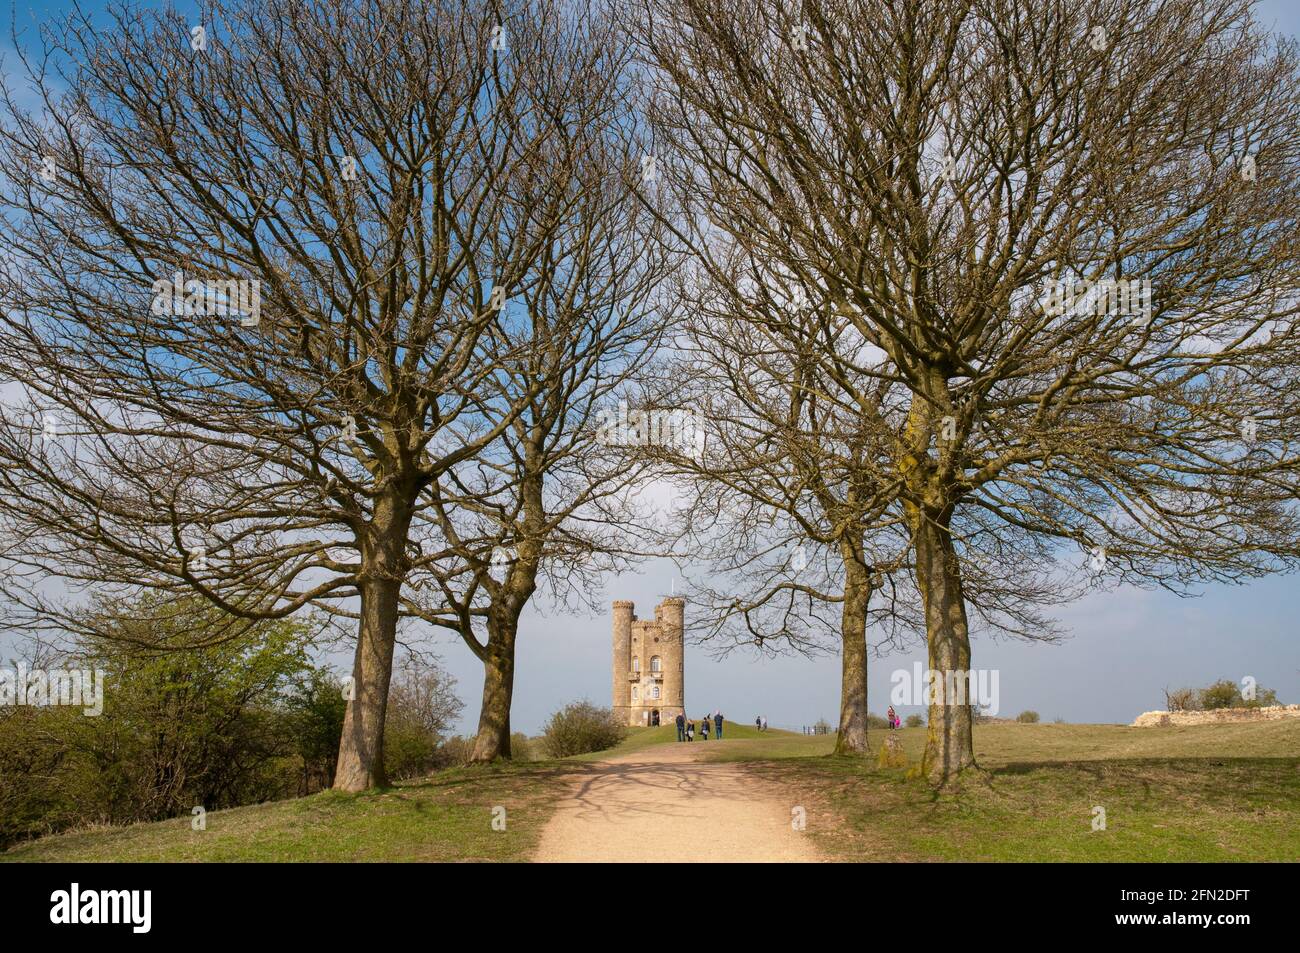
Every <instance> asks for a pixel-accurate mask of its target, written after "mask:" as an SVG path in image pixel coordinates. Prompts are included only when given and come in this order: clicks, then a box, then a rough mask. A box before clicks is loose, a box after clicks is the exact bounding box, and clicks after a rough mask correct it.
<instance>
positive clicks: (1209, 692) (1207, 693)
mask: <svg viewBox="0 0 1300 953" xmlns="http://www.w3.org/2000/svg"><path fill="white" fill-rule="evenodd" d="M1276 704H1278V699H1277V692H1276V691H1274V690H1273V689H1271V688H1262V687H1259V686H1256V688H1255V697H1254V698H1251V699H1249V700H1248V699H1246V698H1244V697H1242V694H1241V686H1239V685H1238V684H1237V683H1236V682H1234V681H1232V680H1231V679H1226V678H1223V679H1220V680H1219V681H1217V682H1215V683H1214V684H1212V685H1209V686H1208V687H1206V688H1179V689H1176V690H1174V691H1172V692H1171V691H1168V690H1166V691H1165V707H1166V708H1167V709H1168V710H1169V711H1214V710H1216V709H1223V708H1262V707H1267V706H1270V705H1276Z"/></svg>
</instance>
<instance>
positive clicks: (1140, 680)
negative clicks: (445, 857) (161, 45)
mask: <svg viewBox="0 0 1300 953" xmlns="http://www.w3.org/2000/svg"><path fill="white" fill-rule="evenodd" d="M142 5H143V6H152V4H142ZM87 6H91V4H90V3H87ZM180 6H182V7H183V6H185V5H184V4H181V5H180ZM67 7H68V5H67V4H62V3H51V4H39V5H29V4H23V3H18V4H15V5H14V8H15V11H16V13H17V15H18V16H17V20H18V22H19V23H22V22H24V20H26V19H27V17H28V15H30V16H31V17H32V18H33V19H36V20H38V21H39V20H41V19H44V18H47V17H53V16H58V15H59V13H60V12H61V11H62V10H65V9H67ZM1256 9H1257V13H1258V16H1259V18H1260V20H1261V21H1262V22H1263V23H1265V24H1266V25H1271V26H1272V27H1273V28H1274V29H1276V30H1278V31H1279V32H1282V33H1285V34H1288V35H1290V36H1298V35H1300V0H1263V2H1260V3H1259V4H1257V7H1256ZM29 22H30V21H29ZM6 59H8V58H7V57H6ZM10 69H12V66H11V65H10V64H9V63H6V65H5V71H6V73H8V72H9V70H10ZM699 568H702V567H697V569H699ZM682 586H683V583H682V581H681V579H680V577H678V576H677V575H676V568H675V567H674V566H673V565H672V564H671V563H669V562H667V561H664V560H656V561H651V562H648V563H645V564H643V565H642V566H641V567H640V568H639V570H638V571H636V572H632V573H626V574H623V575H621V576H617V577H614V576H611V577H609V578H607V579H606V580H605V584H604V588H603V594H604V601H603V605H604V608H603V610H602V611H601V612H599V613H596V614H592V615H571V614H547V613H546V612H545V606H544V605H543V604H534V605H533V606H530V608H529V609H528V610H527V611H526V613H525V616H524V618H523V620H522V624H521V628H520V637H519V646H518V661H517V666H516V691H515V704H514V709H513V714H512V723H513V727H514V728H515V729H516V730H520V731H524V732H527V733H529V734H535V733H537V732H538V731H539V730H540V729H541V727H542V725H543V724H544V723H545V721H546V719H547V717H548V716H549V715H550V714H551V712H553V711H555V710H556V709H558V708H560V707H562V706H563V705H565V704H566V703H568V702H570V701H574V700H578V699H584V698H585V699H588V700H590V701H592V702H596V703H598V704H602V705H607V704H609V701H610V698H609V694H610V655H611V633H610V627H611V614H610V609H609V603H610V602H611V601H612V600H615V599H631V600H633V601H634V602H635V603H636V611H637V614H638V616H639V617H641V618H652V617H653V611H654V606H655V604H656V603H657V602H658V601H659V600H660V599H661V598H663V597H664V596H667V595H669V594H670V593H672V592H674V591H676V592H678V593H681V591H682ZM1298 587H1300V579H1298V578H1297V577H1296V576H1275V577H1270V578H1267V579H1264V580H1261V581H1257V582H1253V583H1251V584H1249V585H1244V586H1239V587H1228V586H1211V587H1207V588H1204V589H1203V590H1201V591H1200V592H1199V594H1198V595H1197V596H1196V597H1195V598H1185V599H1180V598H1178V597H1176V596H1173V595H1171V594H1168V593H1163V592H1150V591H1144V590H1138V589H1133V588H1124V589H1119V590H1116V591H1110V592H1104V593H1096V594H1093V595H1090V596H1088V597H1086V598H1084V599H1081V600H1080V601H1078V602H1076V603H1074V604H1071V605H1069V606H1066V607H1064V608H1063V609H1061V610H1059V611H1058V612H1057V618H1058V619H1059V620H1060V622H1061V623H1062V627H1063V628H1064V629H1065V631H1066V632H1067V633H1068V636H1067V638H1066V639H1065V640H1064V641H1063V642H1062V643H1061V644H1058V645H1046V644H1040V643H1022V642H1018V641H1014V640H1007V639H1001V640H999V639H995V638H991V637H988V636H982V637H977V638H976V639H975V640H974V643H973V646H972V666H973V667H974V668H976V669H989V670H996V671H997V672H998V674H999V679H998V688H999V692H998V695H999V698H998V702H999V705H998V707H999V711H998V714H999V715H1000V716H1004V717H1006V716H1014V715H1015V714H1016V713H1018V712H1020V711H1024V710H1034V711H1037V712H1038V713H1039V714H1040V715H1041V717H1042V719H1043V720H1044V721H1051V720H1054V719H1056V718H1062V719H1064V720H1066V721H1070V722H1119V723H1127V722H1130V721H1132V720H1133V719H1134V718H1135V717H1136V716H1137V715H1138V714H1140V713H1141V712H1144V711H1149V710H1153V709H1158V708H1162V707H1163V705H1164V690H1165V689H1166V688H1169V689H1173V688H1177V687H1182V686H1202V685H1206V684H1209V683H1210V682H1212V681H1215V680H1217V679H1221V678H1229V679H1232V680H1234V681H1240V680H1241V679H1242V678H1244V677H1247V676H1251V677H1254V678H1255V679H1256V680H1257V681H1258V683H1259V684H1260V685H1262V686H1264V687H1267V688H1272V689H1275V690H1276V691H1277V692H1278V694H1279V696H1280V697H1281V698H1282V700H1283V701H1287V702H1300V638H1297V631H1298V630H1300V621H1297V619H1296V614H1297V613H1296V609H1297V600H1296V598H1295V596H1296V592H1297V588H1298ZM690 623H691V607H690V605H689V603H688V604H687V607H686V624H687V640H688V646H687V649H686V671H685V688H686V707H687V710H688V712H689V713H691V714H703V713H704V712H705V711H713V710H715V709H720V710H721V711H722V712H723V713H724V714H725V715H726V716H727V717H728V718H729V719H731V720H733V721H749V722H752V721H753V720H754V718H755V716H757V715H763V716H765V717H766V718H767V719H768V722H769V724H770V725H773V726H786V727H793V728H795V729H796V730H798V729H799V728H800V727H802V726H803V725H808V724H812V723H813V722H815V721H816V720H817V719H819V718H825V719H827V720H828V721H830V722H832V723H834V722H835V721H836V716H837V712H838V705H839V678H840V672H839V660H838V658H837V657H835V656H824V657H820V658H814V659H808V658H804V657H781V658H775V659H773V658H769V657H762V658H760V657H756V656H754V655H753V654H752V653H750V652H747V651H745V650H738V651H736V652H735V653H733V654H731V655H730V656H728V657H727V658H725V659H722V660H718V659H715V658H713V657H711V655H710V653H709V652H708V651H707V650H706V649H705V648H703V647H701V646H697V645H690V644H689V641H690ZM432 645H433V647H434V648H435V649H436V650H437V651H438V653H439V654H440V656H441V658H442V663H443V665H444V667H445V668H446V669H447V670H448V671H449V672H450V673H451V674H452V675H453V676H454V677H455V678H456V680H457V692H458V694H459V696H460V697H461V699H462V700H463V701H464V703H465V709H464V713H463V715H462V717H461V719H460V724H459V725H458V726H457V727H456V730H457V731H459V732H461V733H468V732H471V731H472V730H473V728H474V725H475V723H476V721H477V710H478V701H479V696H480V692H481V688H482V667H481V665H480V664H479V662H478V661H477V659H475V658H474V656H473V655H471V653H470V652H469V650H468V649H467V648H465V647H464V646H463V645H462V644H460V643H459V641H457V640H456V637H455V636H454V635H449V634H441V635H436V636H434V637H433V639H432ZM339 661H342V660H341V659H340V660H339ZM924 661H925V654H924V649H923V647H921V646H917V647H915V648H913V649H911V650H910V651H901V652H897V653H895V654H892V655H889V656H887V657H884V658H879V659H872V661H871V663H870V669H869V699H870V706H871V709H872V710H873V711H876V712H882V713H883V711H884V710H885V708H886V706H887V705H888V704H889V703H890V698H889V696H890V687H891V674H892V673H893V672H894V671H897V670H904V671H910V670H911V669H912V667H913V665H914V663H917V662H920V663H922V664H924ZM896 707H897V710H898V712H899V714H900V716H903V717H906V715H908V714H910V713H912V712H919V711H922V709H921V708H920V707H919V706H908V705H901V706H896Z"/></svg>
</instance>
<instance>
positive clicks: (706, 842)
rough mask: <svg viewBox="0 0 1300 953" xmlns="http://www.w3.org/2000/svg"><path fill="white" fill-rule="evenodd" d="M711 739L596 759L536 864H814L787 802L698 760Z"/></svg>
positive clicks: (545, 835) (739, 774) (736, 771)
mask: <svg viewBox="0 0 1300 953" xmlns="http://www.w3.org/2000/svg"><path fill="white" fill-rule="evenodd" d="M726 743H727V742H726V741H725V740H723V741H720V742H718V741H710V742H707V743H705V742H696V743H694V744H663V745H655V746H653V747H650V748H647V749H645V750H644V751H637V752H634V753H632V754H626V755H622V756H619V757H616V758H611V759H609V760H608V761H601V762H598V763H597V765H596V771H595V773H592V774H588V775H586V776H584V777H583V778H582V779H581V781H580V782H579V783H578V785H577V787H576V788H575V789H574V791H573V793H572V794H571V795H570V796H569V797H568V798H566V799H565V800H563V801H561V802H560V803H559V805H558V807H557V809H556V812H555V816H554V817H552V818H551V821H550V823H549V824H548V825H547V826H546V829H545V830H544V831H543V832H542V841H541V844H540V845H538V849H537V854H536V856H535V857H534V858H533V859H534V860H537V861H549V862H567V861H616V862H637V861H679V862H680V861H714V862H747V861H785V862H809V861H818V860H821V859H822V858H821V856H820V855H819V854H818V853H817V851H816V849H815V848H814V847H813V845H812V844H811V843H810V842H809V841H808V840H807V839H806V838H807V835H805V834H803V833H800V832H797V831H795V830H794V829H793V828H792V827H791V824H790V821H791V809H792V808H793V807H794V806H795V805H793V804H791V803H787V802H788V801H789V798H788V797H783V796H782V794H781V793H780V792H779V791H778V790H775V789H772V788H771V787H770V786H768V785H767V784H766V783H765V782H764V781H763V780H761V779H760V778H757V777H755V776H754V775H752V774H749V773H747V772H746V771H745V769H744V766H743V765H740V764H725V763H724V764H716V763H708V762H705V761H701V760H699V759H700V758H701V757H702V756H703V755H704V753H705V750H706V746H715V745H725V744H726Z"/></svg>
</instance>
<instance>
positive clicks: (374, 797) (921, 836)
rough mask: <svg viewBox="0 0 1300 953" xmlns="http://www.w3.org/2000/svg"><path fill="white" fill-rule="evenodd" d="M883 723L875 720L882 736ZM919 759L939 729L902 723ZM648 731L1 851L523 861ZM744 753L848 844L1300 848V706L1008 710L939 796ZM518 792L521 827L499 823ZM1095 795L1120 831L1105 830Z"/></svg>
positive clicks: (1263, 853)
mask: <svg viewBox="0 0 1300 953" xmlns="http://www.w3.org/2000/svg"><path fill="white" fill-rule="evenodd" d="M883 735H884V732H883V731H873V732H872V733H871V743H872V747H873V751H874V749H876V748H878V747H879V745H880V743H881V739H882V737H883ZM898 736H899V738H900V739H901V740H902V742H903V747H904V749H905V751H906V752H907V753H908V756H909V757H910V759H911V760H912V761H914V762H915V761H917V760H919V758H920V755H921V752H922V749H923V747H924V744H925V729H923V728H907V729H903V730H901V731H899V732H898ZM675 743H676V729H675V727H674V726H672V725H665V726H663V727H660V728H639V729H633V730H632V731H631V732H630V733H629V735H628V737H627V739H626V740H625V741H624V742H623V743H622V744H620V745H619V746H618V747H617V748H615V749H613V750H611V751H609V752H602V753H600V754H596V755H584V756H582V757H580V758H573V759H568V760H566V761H562V762H558V761H539V762H528V763H520V764H501V765H491V766H482V767H474V768H458V769H453V770H450V771H444V772H441V773H439V774H438V775H436V776H434V777H433V778H431V779H429V780H426V781H422V782H418V783H411V784H403V785H399V786H397V787H394V788H390V789H387V790H384V791H378V792H373V793H369V794H362V795H342V794H336V793H334V792H325V793H323V794H318V795H314V796H313V797H308V798H301V799H298V800H294V801H280V802H276V803H273V804H261V805H256V806H251V807H244V808H237V809H234V810H229V811H214V812H210V813H209V814H208V817H207V830H206V831H193V830H191V829H190V819H189V818H188V817H186V818H178V819H176V820H171V821H163V822H160V823H157V824H137V825H134V826H131V827H124V828H100V829H95V830H86V831H78V832H72V833H67V834H60V835H56V836H53V837H46V838H42V839H41V840H38V841H33V842H30V843H27V844H22V845H19V846H17V847H14V848H12V849H11V850H10V851H8V852H6V853H0V860H3V861H103V862H111V861H123V862H125V861H157V860H166V861H349V860H359V861H380V860H384V861H417V860H430V861H459V860H487V861H512V860H525V859H527V858H528V857H529V856H531V854H532V852H533V850H534V848H535V847H536V844H537V840H538V838H539V836H540V834H541V830H542V827H543V826H544V825H545V823H546V821H547V820H548V819H549V817H550V815H551V811H552V809H553V804H554V802H555V801H556V800H557V799H558V798H559V797H561V796H563V795H564V794H566V793H568V792H569V791H570V790H571V789H572V786H573V784H574V783H575V782H577V781H578V780H579V779H580V778H581V777H582V775H583V774H585V773H587V772H589V771H591V770H592V767H591V765H590V764H588V763H585V762H590V761H593V760H599V759H601V758H605V757H610V756H612V755H623V754H635V753H636V752H638V751H647V750H648V749H649V748H651V747H652V746H655V745H662V744H675ZM693 747H695V748H697V749H699V750H700V751H702V752H704V753H705V754H706V757H708V758H709V759H711V760H726V761H743V762H746V763H747V764H748V768H749V770H750V771H752V772H754V773H756V774H758V775H761V776H762V777H764V778H766V779H767V780H768V781H769V782H770V783H771V784H772V785H773V786H774V787H775V788H776V789H777V790H779V791H781V792H782V796H784V797H787V798H789V800H790V803H791V804H799V805H802V806H804V807H805V808H806V810H807V812H808V814H807V819H808V827H807V830H808V834H809V836H810V837H812V838H813V839H814V840H815V841H816V842H817V843H818V845H819V846H820V847H821V848H822V849H823V850H824V851H825V853H826V854H827V855H828V856H831V857H837V858H840V859H845V860H994V861H1000V860H1031V861H1057V860H1077V861H1128V860H1135V861H1153V860H1155V861H1159V860H1201V861H1218V860H1252V861H1253V860H1277V861H1294V860H1297V859H1300V825H1297V824H1296V822H1295V819H1296V817H1297V816H1300V721H1292V720H1288V721H1274V722H1261V723H1255V724H1241V725H1197V726H1189V727H1179V728H1129V727H1126V726H1121V725H1018V724H1009V725H1008V724H994V725H981V726H978V727H977V728H976V734H975V747H976V756H977V757H978V759H979V761H980V764H981V765H982V766H983V767H984V768H985V769H986V771H987V775H986V780H985V781H983V782H979V781H975V782H972V783H969V784H965V785H963V787H962V790H960V791H959V792H957V793H955V794H948V795H944V796H943V797H936V796H935V795H934V794H933V792H932V791H931V790H930V789H929V787H928V786H926V784H925V783H924V782H922V781H920V780H917V779H915V778H913V777H910V776H909V775H908V772H907V771H906V770H901V769H900V770H886V769H880V768H877V767H876V766H875V758H874V757H871V758H868V759H857V758H846V757H836V756H834V755H832V754H830V752H831V750H832V749H833V747H834V736H826V735H815V736H809V735H800V734H795V733H792V732H784V731H777V730H775V729H774V730H771V731H767V732H762V733H760V732H758V731H756V730H755V729H754V728H753V726H749V725H728V726H727V727H726V729H725V731H724V737H723V740H722V741H720V742H719V741H716V740H711V741H709V742H707V743H704V742H701V741H696V742H694V744H693ZM496 805H502V806H504V807H505V808H506V811H507V813H506V820H507V824H506V830H505V831H495V830H493V829H492V826H491V819H492V808H493V807H494V806H496ZM1094 806H1101V807H1104V808H1105V810H1106V830H1104V831H1093V830H1092V818H1093V814H1092V809H1093V807H1094Z"/></svg>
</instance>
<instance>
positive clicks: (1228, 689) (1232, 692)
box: [1201, 679, 1241, 711]
mask: <svg viewBox="0 0 1300 953" xmlns="http://www.w3.org/2000/svg"><path fill="white" fill-rule="evenodd" d="M1240 705H1241V690H1240V689H1239V688H1237V683H1236V682H1230V681H1228V680H1227V679H1220V680H1219V681H1217V682H1215V683H1214V684H1213V685H1210V686H1209V687H1208V688H1202V689H1201V708H1202V709H1203V710H1205V711H1214V710H1215V709H1217V708H1237V707H1240Z"/></svg>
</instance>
